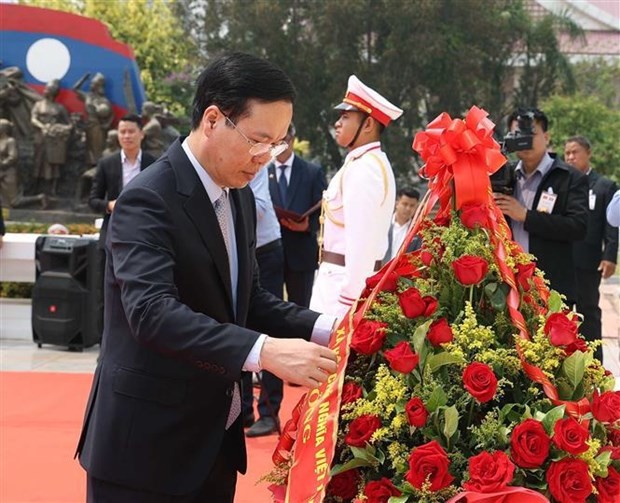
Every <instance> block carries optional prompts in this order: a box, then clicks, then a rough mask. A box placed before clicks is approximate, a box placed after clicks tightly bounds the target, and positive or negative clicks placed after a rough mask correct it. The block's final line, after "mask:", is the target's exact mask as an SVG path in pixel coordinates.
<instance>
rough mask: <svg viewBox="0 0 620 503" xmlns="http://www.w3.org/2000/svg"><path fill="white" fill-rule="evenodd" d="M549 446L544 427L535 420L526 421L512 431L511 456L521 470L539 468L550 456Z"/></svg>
mask: <svg viewBox="0 0 620 503" xmlns="http://www.w3.org/2000/svg"><path fill="white" fill-rule="evenodd" d="M549 444H550V440H549V437H548V436H547V432H546V431H545V429H544V428H543V425H542V424H541V423H540V422H539V421H536V420H535V419H526V420H525V421H523V422H522V423H520V424H518V425H517V426H515V428H514V429H513V430H512V435H511V437H510V456H511V457H512V460H513V461H514V462H515V463H516V464H517V465H518V466H520V467H521V468H538V467H539V466H540V465H542V464H543V463H544V462H545V459H547V456H548V455H549Z"/></svg>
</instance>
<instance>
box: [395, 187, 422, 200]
mask: <svg viewBox="0 0 620 503" xmlns="http://www.w3.org/2000/svg"><path fill="white" fill-rule="evenodd" d="M402 196H407V197H410V198H411V199H417V200H418V201H419V200H420V193H419V192H418V191H417V190H416V189H414V188H412V187H403V188H402V189H398V192H397V193H396V200H398V199H400V198H401V197H402Z"/></svg>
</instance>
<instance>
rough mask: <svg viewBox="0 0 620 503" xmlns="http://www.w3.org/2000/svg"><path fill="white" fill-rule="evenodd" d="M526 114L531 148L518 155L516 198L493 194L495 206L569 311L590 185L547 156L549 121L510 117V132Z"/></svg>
mask: <svg viewBox="0 0 620 503" xmlns="http://www.w3.org/2000/svg"><path fill="white" fill-rule="evenodd" d="M524 113H529V114H531V116H532V118H533V130H532V133H533V138H532V147H531V148H529V149H526V150H521V151H518V152H517V157H519V162H518V164H517V166H516V168H515V177H516V184H515V187H514V197H513V196H509V195H507V194H499V193H496V194H494V197H495V201H496V202H497V205H498V207H499V208H500V209H501V210H502V212H503V213H504V215H506V216H507V217H509V218H510V227H511V229H512V237H513V239H514V240H515V241H516V242H517V243H519V244H520V245H521V247H522V248H523V250H524V251H525V252H528V253H531V254H533V255H534V256H535V257H536V261H537V264H538V267H539V268H540V269H541V270H542V271H543V272H544V273H545V277H546V278H547V279H548V280H549V282H550V284H551V288H553V289H554V290H557V291H558V292H560V293H561V294H564V295H565V296H566V302H567V304H568V305H569V306H573V305H574V304H575V302H576V299H577V287H576V283H575V263H574V260H573V244H574V242H575V241H579V240H580V239H583V238H584V236H585V235H586V226H587V223H588V206H587V204H588V203H587V199H588V180H587V178H586V176H585V175H584V174H582V173H580V172H579V171H577V170H576V169H575V168H573V167H572V166H569V165H568V164H566V163H564V162H563V161H561V160H560V159H558V158H556V157H555V155H552V154H550V153H548V152H547V146H548V144H549V133H548V132H547V129H548V125H549V121H548V119H547V116H546V115H545V114H544V113H543V112H542V111H541V110H538V109H531V110H528V111H519V112H514V113H513V114H512V115H511V116H510V117H509V119H508V125H509V127H510V130H511V131H513V132H514V131H516V130H517V129H518V127H519V122H518V117H519V116H520V115H521V114H524Z"/></svg>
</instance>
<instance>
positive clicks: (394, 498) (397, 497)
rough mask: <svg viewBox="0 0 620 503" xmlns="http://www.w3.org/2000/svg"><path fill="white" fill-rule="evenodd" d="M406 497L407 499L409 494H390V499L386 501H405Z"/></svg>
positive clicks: (395, 502)
mask: <svg viewBox="0 0 620 503" xmlns="http://www.w3.org/2000/svg"><path fill="white" fill-rule="evenodd" d="M408 499H409V496H407V495H403V496H390V499H389V500H388V503H407V500H408Z"/></svg>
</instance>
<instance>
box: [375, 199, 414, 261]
mask: <svg viewBox="0 0 620 503" xmlns="http://www.w3.org/2000/svg"><path fill="white" fill-rule="evenodd" d="M418 204H420V193H419V192H418V191H417V190H415V189H412V188H410V187H405V188H403V189H400V190H399V191H398V193H397V194H396V207H395V208H394V215H393V216H392V223H391V224H390V230H389V231H388V250H387V253H386V254H385V258H384V259H383V262H384V263H386V262H388V261H390V260H392V259H393V258H394V256H395V255H396V254H397V253H398V250H399V249H400V246H401V245H402V244H403V241H404V240H405V236H407V232H408V231H409V227H410V226H411V221H412V220H413V216H414V215H415V211H416V209H417V208H418ZM419 246H420V245H419V239H417V238H414V239H413V241H411V243H410V244H409V246H408V247H407V251H414V250H416V249H417V248H419Z"/></svg>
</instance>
